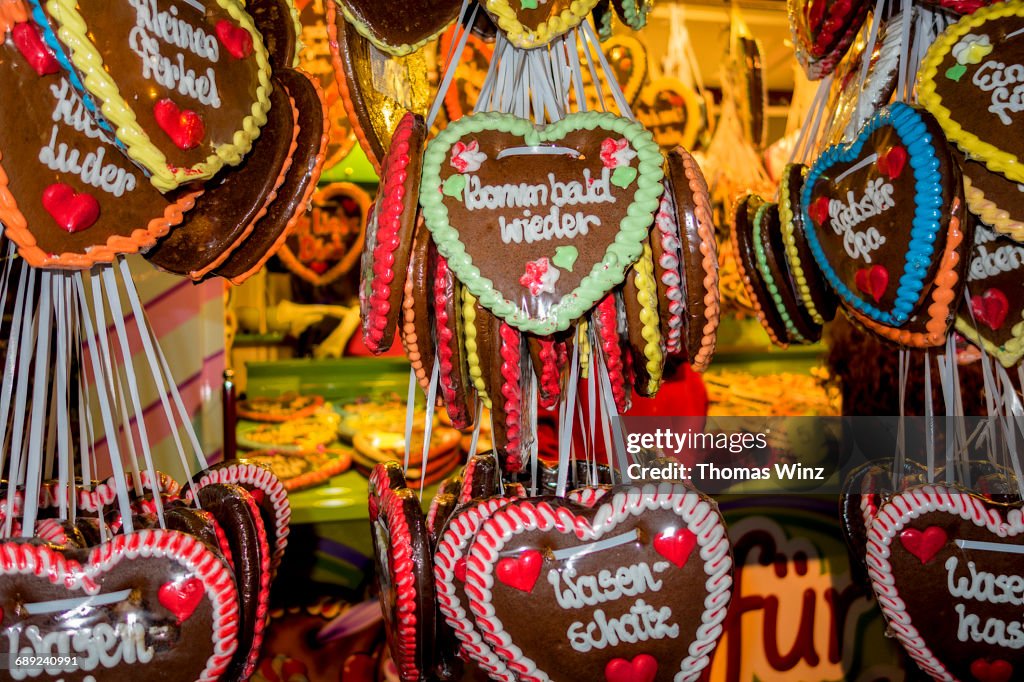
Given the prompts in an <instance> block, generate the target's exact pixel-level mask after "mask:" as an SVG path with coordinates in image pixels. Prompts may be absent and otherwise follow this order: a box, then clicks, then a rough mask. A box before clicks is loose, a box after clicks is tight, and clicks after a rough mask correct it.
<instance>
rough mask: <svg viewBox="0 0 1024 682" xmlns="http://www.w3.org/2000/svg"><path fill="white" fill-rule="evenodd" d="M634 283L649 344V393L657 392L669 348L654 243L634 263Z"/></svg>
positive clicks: (646, 352)
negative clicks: (666, 347)
mask: <svg viewBox="0 0 1024 682" xmlns="http://www.w3.org/2000/svg"><path fill="white" fill-rule="evenodd" d="M633 285H634V286H636V291H637V302H638V303H639V304H640V324H641V325H642V327H641V329H640V335H641V336H642V337H643V339H644V341H646V343H645V344H644V348H643V352H644V357H646V358H647V362H646V363H645V365H644V367H645V368H646V370H647V395H654V394H655V393H657V392H658V389H659V388H660V387H661V378H662V374H663V373H664V369H665V351H664V349H663V347H662V345H663V341H662V338H661V322H660V318H659V317H658V285H657V282H656V281H655V279H654V254H653V252H652V251H651V244H650V242H648V241H645V242H644V253H643V255H642V256H640V259H639V260H638V261H637V262H636V263H635V264H634V265H633Z"/></svg>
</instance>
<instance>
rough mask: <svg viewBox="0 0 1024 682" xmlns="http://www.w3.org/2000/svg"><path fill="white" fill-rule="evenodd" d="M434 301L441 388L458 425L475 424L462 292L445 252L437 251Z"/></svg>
mask: <svg viewBox="0 0 1024 682" xmlns="http://www.w3.org/2000/svg"><path fill="white" fill-rule="evenodd" d="M430 293H431V294H432V296H431V299H432V302H431V305H432V307H433V313H434V324H435V330H436V339H435V341H436V345H437V364H438V370H439V377H438V392H439V394H440V395H441V399H442V401H443V402H444V406H445V410H446V411H447V413H448V418H449V419H450V420H451V423H452V426H454V427H455V428H457V429H467V428H469V427H470V426H472V425H473V419H474V414H475V407H474V405H475V400H476V392H475V391H474V389H473V383H472V382H473V380H472V378H471V377H470V376H469V368H468V367H467V366H466V354H465V352H464V351H463V349H462V338H463V337H462V327H463V320H462V310H463V308H462V294H461V285H460V284H459V283H458V281H457V280H456V279H455V276H454V274H453V273H452V271H451V269H450V268H449V267H448V261H447V260H446V259H445V257H444V256H442V255H440V254H437V258H436V262H435V268H434V286H433V288H432V290H431V292H430Z"/></svg>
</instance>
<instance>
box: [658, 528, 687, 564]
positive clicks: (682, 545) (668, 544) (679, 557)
mask: <svg viewBox="0 0 1024 682" xmlns="http://www.w3.org/2000/svg"><path fill="white" fill-rule="evenodd" d="M696 546H697V537H696V536H695V535H694V534H693V533H691V532H690V531H688V530H686V529H685V528H679V529H678V530H676V531H674V532H673V531H666V532H664V533H662V534H661V535H658V536H656V537H655V538H654V549H655V550H656V551H657V552H658V554H660V555H661V556H663V557H665V558H666V559H668V560H669V561H671V562H672V563H674V564H675V565H676V566H678V567H679V568H682V567H683V566H685V565H686V561H687V560H688V559H689V558H690V553H691V552H693V548H694V547H696Z"/></svg>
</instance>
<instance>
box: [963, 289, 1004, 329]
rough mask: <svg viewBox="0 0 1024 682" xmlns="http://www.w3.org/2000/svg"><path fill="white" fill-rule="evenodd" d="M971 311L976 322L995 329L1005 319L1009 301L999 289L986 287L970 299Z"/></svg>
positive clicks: (1001, 324)
mask: <svg viewBox="0 0 1024 682" xmlns="http://www.w3.org/2000/svg"><path fill="white" fill-rule="evenodd" d="M971 311H972V312H973V313H974V318H975V319H976V320H977V321H978V322H980V323H982V324H984V325H985V326H987V327H988V328H989V329H992V330H996V329H999V328H1000V327H1002V326H1003V322H1005V321H1006V315H1007V313H1009V312H1010V301H1009V300H1008V299H1007V298H1006V294H1004V293H1003V292H1002V291H1000V290H999V289H987V290H985V293H983V294H982V295H981V296H979V297H977V298H972V299H971Z"/></svg>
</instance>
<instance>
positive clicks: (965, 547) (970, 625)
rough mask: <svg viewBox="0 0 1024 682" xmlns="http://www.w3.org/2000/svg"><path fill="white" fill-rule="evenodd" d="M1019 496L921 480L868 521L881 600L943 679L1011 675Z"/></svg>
mask: <svg viewBox="0 0 1024 682" xmlns="http://www.w3.org/2000/svg"><path fill="white" fill-rule="evenodd" d="M1020 512H1021V509H1020V503H1019V502H1018V503H1017V504H1014V505H1000V504H995V503H992V502H989V501H988V500H985V499H984V498H981V497H979V496H976V495H973V494H971V493H968V492H967V491H964V490H961V489H956V488H949V487H944V486H930V485H929V486H920V487H916V488H911V489H908V490H907V491H905V492H903V493H900V494H899V495H896V496H894V497H893V498H892V499H890V500H889V501H888V502H886V503H885V504H883V505H882V506H881V507H880V508H879V509H878V513H877V515H876V516H875V518H874V520H873V521H872V523H871V526H870V528H869V530H868V543H867V553H868V571H869V573H870V575H871V583H872V587H873V588H874V590H875V594H876V595H877V597H878V603H879V606H881V608H882V612H883V613H884V614H885V617H886V620H888V621H889V628H890V631H891V632H892V633H893V634H895V635H896V637H897V638H898V639H899V640H900V643H901V644H903V646H904V648H906V650H907V653H909V654H910V656H911V657H912V658H913V659H914V660H915V661H916V662H917V664H918V665H919V666H920V667H921V669H922V670H924V671H925V672H927V673H929V674H930V675H931V676H933V677H934V678H935V679H939V680H965V681H966V680H1000V679H1001V680H1011V679H1016V678H1017V677H1018V676H1019V675H1020V674H1021V671H1024V654H1022V653H1021V648H1020V647H1019V646H1018V645H1017V644H1016V642H1017V641H1018V640H1019V638H1018V637H1017V636H1016V635H1015V634H1014V633H1015V632H1016V631H1017V630H1018V629H1019V626H1016V625H1015V624H1016V623H1018V622H1019V620H1020V607H1019V605H1018V604H1017V602H1018V601H1019V599H1020V597H1019V596H1018V595H1017V594H1016V592H1019V590H1016V591H1015V588H1013V587H1007V586H1013V585H1015V584H1024V578H1022V577H1021V575H1020V560H1019V556H1020V552H1021V551H1022V547H1024V523H1022V520H1021V519H1022V517H1021V513H1020Z"/></svg>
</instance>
